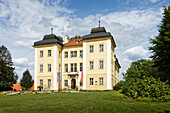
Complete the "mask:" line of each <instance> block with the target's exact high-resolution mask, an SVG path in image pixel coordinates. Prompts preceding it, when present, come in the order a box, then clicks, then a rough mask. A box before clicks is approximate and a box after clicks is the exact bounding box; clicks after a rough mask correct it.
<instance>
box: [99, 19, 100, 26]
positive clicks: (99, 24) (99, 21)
mask: <svg viewBox="0 0 170 113" xmlns="http://www.w3.org/2000/svg"><path fill="white" fill-rule="evenodd" d="M99 27H100V16H99Z"/></svg>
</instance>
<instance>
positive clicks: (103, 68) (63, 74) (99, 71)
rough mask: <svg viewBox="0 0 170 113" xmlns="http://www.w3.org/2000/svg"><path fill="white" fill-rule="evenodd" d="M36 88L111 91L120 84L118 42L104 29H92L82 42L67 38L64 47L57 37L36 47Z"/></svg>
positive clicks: (45, 39)
mask: <svg viewBox="0 0 170 113" xmlns="http://www.w3.org/2000/svg"><path fill="white" fill-rule="evenodd" d="M33 47H34V48H35V69H34V88H35V90H37V87H38V86H46V87H49V88H50V90H65V89H79V90H112V89H113V86H114V85H115V84H117V83H118V82H119V68H120V65H119V62H118V60H117V58H116V57H115V56H116V55H115V53H114V50H115V47H116V44H115V41H114V38H113V36H112V35H111V33H110V32H106V30H105V28H104V27H97V28H93V29H91V33H90V34H88V35H84V36H83V37H82V39H74V40H70V39H69V37H68V36H66V37H65V44H63V43H62V42H61V40H60V38H59V37H57V36H56V35H54V34H50V35H45V36H44V38H43V40H41V41H37V42H35V43H34V45H33Z"/></svg>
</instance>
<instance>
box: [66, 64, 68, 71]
mask: <svg viewBox="0 0 170 113" xmlns="http://www.w3.org/2000/svg"><path fill="white" fill-rule="evenodd" d="M65 72H68V64H65Z"/></svg>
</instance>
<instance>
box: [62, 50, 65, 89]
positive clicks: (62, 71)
mask: <svg viewBox="0 0 170 113" xmlns="http://www.w3.org/2000/svg"><path fill="white" fill-rule="evenodd" d="M61 58H62V62H61V65H62V69H61V70H62V71H61V76H62V81H61V89H62V90H63V86H64V80H63V74H64V71H65V69H64V51H63V50H62V56H61Z"/></svg>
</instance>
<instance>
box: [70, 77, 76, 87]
mask: <svg viewBox="0 0 170 113" xmlns="http://www.w3.org/2000/svg"><path fill="white" fill-rule="evenodd" d="M75 88H76V80H75V79H72V80H71V89H75Z"/></svg>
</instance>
